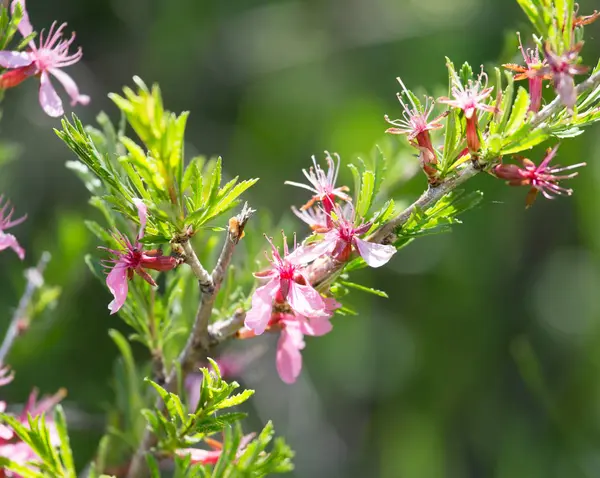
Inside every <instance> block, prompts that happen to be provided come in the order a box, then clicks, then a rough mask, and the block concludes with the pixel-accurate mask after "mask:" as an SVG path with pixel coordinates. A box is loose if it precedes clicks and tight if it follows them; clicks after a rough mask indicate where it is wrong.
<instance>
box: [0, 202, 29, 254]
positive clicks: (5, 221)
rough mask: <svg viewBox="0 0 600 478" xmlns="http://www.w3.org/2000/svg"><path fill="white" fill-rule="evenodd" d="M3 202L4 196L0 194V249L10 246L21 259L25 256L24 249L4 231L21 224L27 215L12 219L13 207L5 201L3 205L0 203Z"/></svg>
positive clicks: (14, 238) (13, 237)
mask: <svg viewBox="0 0 600 478" xmlns="http://www.w3.org/2000/svg"><path fill="white" fill-rule="evenodd" d="M3 202H4V196H2V195H0V251H3V250H4V249H8V248H11V249H12V250H13V251H15V252H16V254H17V256H19V259H21V260H23V259H24V258H25V249H23V248H22V247H21V245H20V244H19V242H18V241H17V238H16V237H15V236H13V235H12V234H8V233H6V232H4V231H6V230H7V229H10V228H11V227H14V226H17V225H19V224H21V223H22V222H23V221H24V220H25V219H27V216H22V217H20V218H18V219H13V215H14V212H15V210H14V208H13V207H11V205H10V202H8V201H6V202H4V205H3V204H2V203H3Z"/></svg>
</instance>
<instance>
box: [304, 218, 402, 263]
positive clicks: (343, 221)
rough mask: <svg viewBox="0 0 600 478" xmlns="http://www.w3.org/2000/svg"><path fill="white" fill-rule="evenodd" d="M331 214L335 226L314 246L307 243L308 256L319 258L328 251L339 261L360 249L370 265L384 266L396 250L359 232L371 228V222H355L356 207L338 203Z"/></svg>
mask: <svg viewBox="0 0 600 478" xmlns="http://www.w3.org/2000/svg"><path fill="white" fill-rule="evenodd" d="M334 213H335V217H333V216H332V225H333V226H332V229H331V230H330V231H329V232H328V233H327V234H325V237H324V238H323V240H322V241H320V242H317V243H316V244H315V245H314V246H307V247H306V253H305V256H306V257H309V258H310V259H316V258H317V257H320V256H322V255H325V254H331V256H332V257H333V258H334V259H336V260H337V261H339V262H346V261H348V260H349V259H350V257H351V255H352V252H353V251H354V252H357V253H358V255H360V256H361V257H362V258H363V259H364V261H365V262H366V263H367V264H368V265H369V266H370V267H381V266H382V265H384V264H386V263H387V262H388V261H389V260H390V259H391V258H392V256H393V255H394V254H395V253H396V248H395V247H394V246H391V245H384V244H376V243H374V242H368V241H365V240H363V239H360V238H359V236H361V235H362V234H364V233H365V232H367V231H368V230H369V229H370V228H371V223H370V222H367V223H361V224H360V225H358V226H355V221H356V220H355V211H354V209H353V208H352V207H348V208H345V209H344V210H342V209H341V208H340V207H337V208H336V209H335V210H334Z"/></svg>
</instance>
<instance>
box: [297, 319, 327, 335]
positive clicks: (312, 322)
mask: <svg viewBox="0 0 600 478" xmlns="http://www.w3.org/2000/svg"><path fill="white" fill-rule="evenodd" d="M302 319H304V320H301V321H300V330H301V331H302V333H303V334H304V335H312V336H313V337H319V336H321V335H325V334H328V333H329V332H331V330H332V329H333V325H331V322H330V321H329V318H327V317H316V318H314V319H306V318H305V317H302Z"/></svg>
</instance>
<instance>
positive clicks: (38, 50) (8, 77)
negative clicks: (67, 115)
mask: <svg viewBox="0 0 600 478" xmlns="http://www.w3.org/2000/svg"><path fill="white" fill-rule="evenodd" d="M17 4H20V5H21V7H22V9H23V14H24V15H23V18H22V19H21V22H20V23H19V25H18V29H19V32H20V33H21V35H22V36H23V37H27V36H29V35H30V34H31V33H32V32H33V28H32V26H31V23H30V22H29V16H28V14H27V10H25V0H13V2H12V11H13V12H14V10H15V7H16V5H17ZM66 25H67V24H66V23H63V24H62V25H60V26H58V27H57V23H56V22H54V23H53V24H52V26H51V27H50V30H49V32H48V35H47V36H46V38H45V40H44V32H43V31H42V32H41V33H40V41H39V46H37V45H36V44H35V42H33V41H31V42H29V50H27V51H25V52H19V51H7V50H4V51H0V66H2V67H4V68H9V69H10V70H11V71H8V72H6V73H4V74H2V75H0V88H3V89H6V88H12V87H14V86H17V85H18V84H20V83H21V82H22V81H24V80H26V79H27V78H29V77H31V76H39V78H40V92H39V99H40V105H41V106H42V109H43V110H44V111H45V112H46V114H48V115H49V116H53V117H57V116H61V115H62V114H63V113H64V110H63V106H62V101H61V99H60V97H59V96H58V94H57V93H56V90H55V89H54V86H52V83H51V81H50V75H53V76H54V77H55V78H56V79H57V80H58V81H59V82H60V83H61V84H62V85H63V87H64V88H65V90H66V92H67V93H68V95H69V96H70V97H71V106H75V105H76V104H77V103H80V104H82V105H87V104H88V103H89V101H90V97H89V96H87V95H82V94H80V93H79V89H78V88H77V84H76V83H75V81H73V79H72V78H71V77H70V76H69V75H68V74H66V73H65V72H63V71H62V68H65V67H67V66H71V65H74V64H75V63H77V62H78V61H79V60H80V59H81V57H82V56H83V53H82V52H81V48H79V49H78V50H77V51H76V52H75V53H71V54H70V53H69V47H70V46H71V44H72V43H73V41H74V40H75V33H73V34H72V35H71V38H69V39H65V38H63V30H64V28H65V27H66Z"/></svg>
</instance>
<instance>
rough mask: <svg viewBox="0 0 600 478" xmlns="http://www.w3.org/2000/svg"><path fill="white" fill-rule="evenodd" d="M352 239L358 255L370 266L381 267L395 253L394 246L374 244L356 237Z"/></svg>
mask: <svg viewBox="0 0 600 478" xmlns="http://www.w3.org/2000/svg"><path fill="white" fill-rule="evenodd" d="M353 241H354V245H355V246H356V248H357V249H358V253H359V254H360V256H361V257H362V258H363V259H364V260H365V262H366V263H367V264H368V265H369V266H371V267H381V266H382V265H384V264H386V263H387V262H388V261H389V260H390V259H391V258H392V256H393V255H394V254H395V253H396V248H395V247H394V246H388V245H384V244H375V243H374V242H367V241H363V240H362V239H359V238H358V237H355V238H354V239H353Z"/></svg>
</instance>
